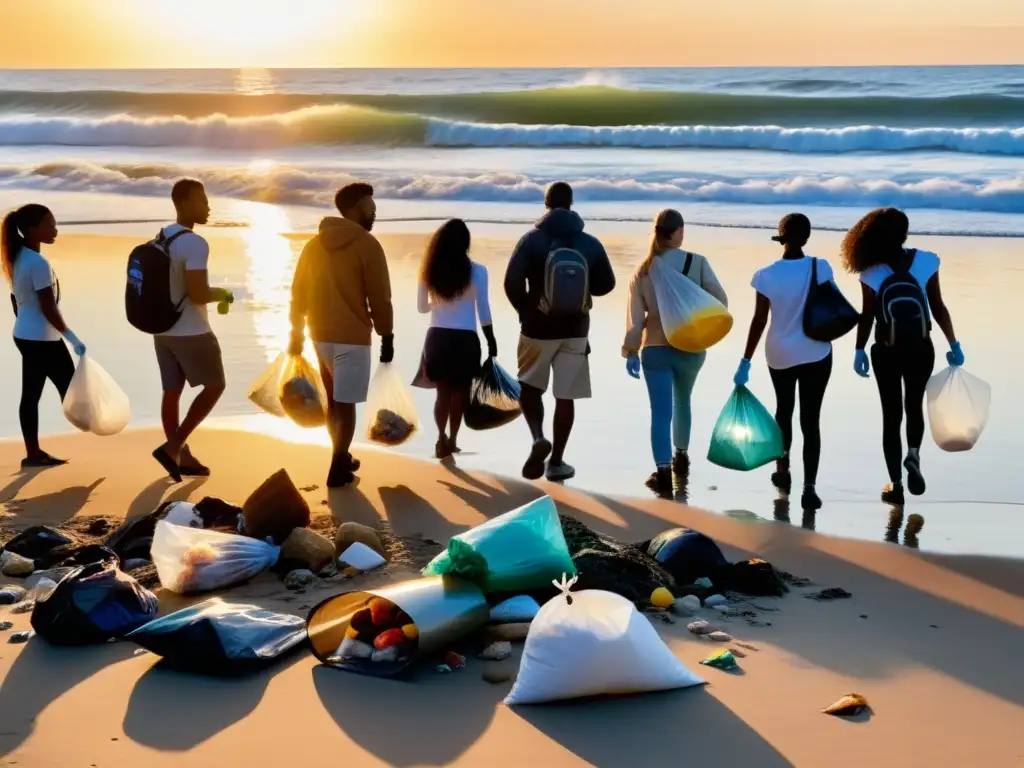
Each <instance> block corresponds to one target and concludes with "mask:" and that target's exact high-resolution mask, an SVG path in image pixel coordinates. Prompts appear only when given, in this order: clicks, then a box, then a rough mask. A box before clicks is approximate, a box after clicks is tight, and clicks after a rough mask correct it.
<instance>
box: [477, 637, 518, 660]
mask: <svg viewBox="0 0 1024 768" xmlns="http://www.w3.org/2000/svg"><path fill="white" fill-rule="evenodd" d="M511 655H512V643H510V642H509V641H508V640H498V641H496V642H493V643H491V644H490V645H488V646H487V647H486V648H484V649H483V651H481V652H480V658H481V659H486V660H487V661H501V660H502V659H507V658H508V657H509V656H511Z"/></svg>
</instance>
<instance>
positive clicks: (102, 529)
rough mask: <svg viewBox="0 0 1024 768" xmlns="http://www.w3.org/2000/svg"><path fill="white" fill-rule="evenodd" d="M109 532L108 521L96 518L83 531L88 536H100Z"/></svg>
mask: <svg viewBox="0 0 1024 768" xmlns="http://www.w3.org/2000/svg"><path fill="white" fill-rule="evenodd" d="M109 530H110V521H108V520H106V519H105V518H102V517H98V518H96V519H95V520H93V521H92V522H91V523H89V527H88V528H86V529H85V532H86V533H88V534H89V535H90V536H102V535H103V534H105V533H107V532H108V531H109Z"/></svg>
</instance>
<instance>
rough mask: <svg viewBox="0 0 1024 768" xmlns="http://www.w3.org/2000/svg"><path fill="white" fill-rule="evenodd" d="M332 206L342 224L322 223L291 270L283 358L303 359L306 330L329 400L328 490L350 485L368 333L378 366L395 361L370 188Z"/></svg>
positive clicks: (349, 192)
mask: <svg viewBox="0 0 1024 768" xmlns="http://www.w3.org/2000/svg"><path fill="white" fill-rule="evenodd" d="M334 203H335V206H336V207H337V209H338V212H339V213H340V214H341V218H338V217H337V216H327V217H325V218H324V220H323V221H322V222H320V230H319V232H318V234H317V235H315V236H314V237H313V238H312V239H311V240H310V241H309V242H308V243H306V246H305V248H303V249H302V254H301V255H300V256H299V261H298V264H297V265H296V267H295V277H294V279H293V281H292V303H291V313H290V316H291V325H292V333H291V341H290V343H289V345H288V352H289V354H291V355H294V356H298V355H301V354H302V349H303V347H304V346H305V332H306V329H307V328H308V329H309V336H310V338H311V339H312V340H313V344H314V346H315V347H316V354H317V357H318V358H319V360H320V373H321V375H322V376H323V382H324V387H325V389H326V391H327V393H328V394H329V395H330V396H331V397H330V404H329V413H328V431H329V432H330V435H331V442H332V443H333V445H334V455H333V457H332V459H331V467H330V470H329V471H328V473H327V487H328V488H341V487H343V486H346V485H348V484H349V483H351V482H352V481H353V480H354V479H355V472H357V471H358V470H359V466H360V464H359V461H358V460H357V459H354V458H353V457H352V454H351V453H350V448H351V446H352V438H353V437H354V436H355V431H356V405H357V404H358V403H365V402H366V398H367V393H368V391H369V387H370V353H371V332H373V331H376V332H377V334H378V335H379V336H380V338H381V347H380V362H381V363H382V364H384V365H387V364H389V363H391V361H392V360H393V359H394V357H395V343H394V342H395V338H394V310H393V308H392V305H391V277H390V275H389V273H388V263H387V259H386V257H385V256H384V249H383V248H381V245H380V243H379V242H378V241H377V239H376V238H375V237H374V236H373V235H372V234H371V231H372V230H373V224H374V221H375V220H376V217H377V205H376V203H374V200H373V187H371V186H370V185H369V184H363V183H358V182H357V183H353V184H348V185H346V186H345V187H342V188H341V189H340V190H339V191H338V193H337V194H336V195H335V197H334Z"/></svg>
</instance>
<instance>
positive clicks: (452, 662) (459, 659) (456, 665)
mask: <svg viewBox="0 0 1024 768" xmlns="http://www.w3.org/2000/svg"><path fill="white" fill-rule="evenodd" d="M444 663H445V664H446V665H447V666H449V667H451V668H452V669H462V668H463V667H465V666H466V657H465V656H463V655H462V654H459V653H456V652H455V651H448V653H446V654H445V655H444Z"/></svg>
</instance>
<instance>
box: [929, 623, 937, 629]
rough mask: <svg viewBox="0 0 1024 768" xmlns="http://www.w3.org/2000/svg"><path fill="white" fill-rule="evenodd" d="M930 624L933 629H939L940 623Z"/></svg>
mask: <svg viewBox="0 0 1024 768" xmlns="http://www.w3.org/2000/svg"><path fill="white" fill-rule="evenodd" d="M928 626H929V627H931V628H932V629H938V628H939V625H938V624H929V625H928Z"/></svg>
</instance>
